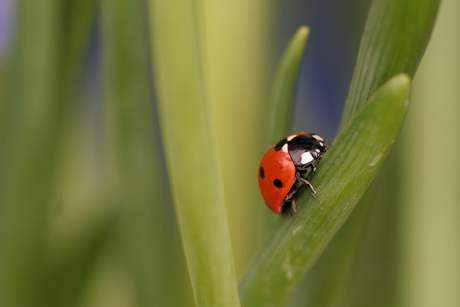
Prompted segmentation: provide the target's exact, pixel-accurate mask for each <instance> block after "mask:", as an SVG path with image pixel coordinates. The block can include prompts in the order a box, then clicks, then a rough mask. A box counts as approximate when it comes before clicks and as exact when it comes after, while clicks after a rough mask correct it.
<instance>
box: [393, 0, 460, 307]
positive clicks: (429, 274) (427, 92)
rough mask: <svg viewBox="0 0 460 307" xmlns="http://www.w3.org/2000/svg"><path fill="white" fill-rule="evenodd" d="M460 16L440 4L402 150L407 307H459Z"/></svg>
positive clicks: (454, 5)
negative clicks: (459, 32) (459, 33)
mask: <svg viewBox="0 0 460 307" xmlns="http://www.w3.org/2000/svg"><path fill="white" fill-rule="evenodd" d="M459 10H460V3H459V2H458V1H456V0H445V1H443V2H442V5H441V8H440V12H439V18H438V21H437V23H436V28H435V30H434V32H433V38H432V41H431V43H430V46H429V48H428V49H427V52H426V56H425V58H424V60H423V62H422V65H421V66H420V70H419V72H418V74H417V79H416V81H417V82H416V83H414V90H413V100H414V101H417V104H416V105H415V104H414V106H413V108H411V112H410V113H409V116H408V118H407V128H406V129H405V134H404V136H405V138H404V140H405V142H404V147H403V150H401V152H400V156H401V160H402V163H401V165H404V169H403V172H401V176H402V179H403V185H402V187H401V192H402V193H401V196H400V197H401V200H402V203H403V207H402V208H401V213H402V214H401V220H400V229H401V230H402V235H401V242H400V243H401V264H402V265H401V277H402V282H403V285H404V287H403V289H402V291H401V293H402V305H403V306H435V305H436V306H460V293H459V291H458V289H459V288H460V261H459V259H460V241H459V238H458V234H459V233H460V224H459V219H460V206H459V204H460V193H459V189H458V184H459V182H460V164H459V155H458V153H459V151H460V139H459V137H458V133H459V131H460V121H459V119H458V116H459V114H460V105H459V101H460V90H459V86H458V80H460V70H459V69H458V68H459V67H460V58H459V53H460V40H459V38H458V34H457V30H458V29H459V27H460V20H459V18H458V12H459ZM428 144H429V145H428ZM426 147H428V148H430V149H429V150H428V151H429V152H433V154H432V155H431V156H430V155H428V157H427V156H426V155H425V152H426V150H425V148H426ZM431 157H432V158H431Z"/></svg>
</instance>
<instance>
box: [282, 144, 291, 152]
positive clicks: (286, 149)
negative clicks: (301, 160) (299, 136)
mask: <svg viewBox="0 0 460 307" xmlns="http://www.w3.org/2000/svg"><path fill="white" fill-rule="evenodd" d="M281 151H282V152H285V153H289V151H288V144H287V143H286V144H284V145H283V147H281Z"/></svg>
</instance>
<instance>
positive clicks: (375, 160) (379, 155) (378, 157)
mask: <svg viewBox="0 0 460 307" xmlns="http://www.w3.org/2000/svg"><path fill="white" fill-rule="evenodd" d="M381 157H382V153H379V154H378V155H377V156H376V157H375V158H374V159H373V160H372V161H371V163H369V166H374V165H376V164H377V163H378V162H379V161H380V158H381Z"/></svg>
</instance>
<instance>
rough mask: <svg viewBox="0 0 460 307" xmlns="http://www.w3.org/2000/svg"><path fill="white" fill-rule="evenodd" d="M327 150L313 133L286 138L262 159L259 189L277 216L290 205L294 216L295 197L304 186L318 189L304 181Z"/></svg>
mask: <svg viewBox="0 0 460 307" xmlns="http://www.w3.org/2000/svg"><path fill="white" fill-rule="evenodd" d="M326 150H327V145H326V143H325V141H324V139H323V138H322V137H320V136H319V135H316V134H312V133H305V132H300V133H297V134H293V135H290V136H288V137H285V138H284V139H282V140H281V141H279V142H278V143H276V144H275V145H273V146H272V147H271V148H270V149H269V150H268V151H267V152H266V153H265V155H264V156H263V158H262V160H261V161H260V165H259V176H258V177H259V187H260V191H261V192H262V196H263V198H264V200H265V202H266V203H267V205H268V206H269V207H270V209H272V210H273V211H274V212H275V213H277V214H281V213H282V212H283V211H285V210H286V209H287V207H288V206H287V205H288V204H290V205H291V206H290V209H291V215H294V213H295V211H296V209H295V200H294V196H295V194H296V192H297V190H298V189H299V188H300V186H301V185H302V184H304V185H306V186H308V187H309V188H310V192H311V195H312V196H313V198H316V196H315V193H316V191H315V189H314V188H313V186H312V185H311V183H310V182H308V180H306V179H305V178H303V177H302V176H303V175H305V174H306V173H307V171H308V169H309V168H310V169H311V171H312V172H313V173H314V172H315V171H316V167H315V165H316V164H317V163H318V161H319V159H320V158H321V157H322V156H323V155H324V153H325V152H326Z"/></svg>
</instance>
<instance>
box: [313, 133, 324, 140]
mask: <svg viewBox="0 0 460 307" xmlns="http://www.w3.org/2000/svg"><path fill="white" fill-rule="evenodd" d="M311 137H312V138H314V139H317V140H318V141H323V142H324V139H323V138H322V137H320V136H319V135H317V134H312V135H311Z"/></svg>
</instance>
